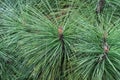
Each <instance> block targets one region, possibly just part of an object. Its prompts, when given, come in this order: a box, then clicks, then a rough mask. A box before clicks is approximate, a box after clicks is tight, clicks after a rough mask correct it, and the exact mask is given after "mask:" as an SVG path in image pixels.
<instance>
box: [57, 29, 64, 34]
mask: <svg viewBox="0 0 120 80" xmlns="http://www.w3.org/2000/svg"><path fill="white" fill-rule="evenodd" d="M58 33H59V35H61V34H63V28H62V27H59V28H58Z"/></svg>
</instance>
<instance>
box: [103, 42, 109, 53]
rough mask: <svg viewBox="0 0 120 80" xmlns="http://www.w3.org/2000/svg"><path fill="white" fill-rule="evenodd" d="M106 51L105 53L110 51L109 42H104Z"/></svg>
mask: <svg viewBox="0 0 120 80" xmlns="http://www.w3.org/2000/svg"><path fill="white" fill-rule="evenodd" d="M104 52H105V53H108V52H109V47H108V44H107V43H105V44H104Z"/></svg>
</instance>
